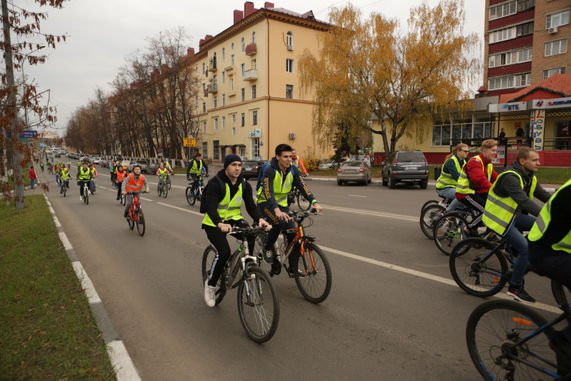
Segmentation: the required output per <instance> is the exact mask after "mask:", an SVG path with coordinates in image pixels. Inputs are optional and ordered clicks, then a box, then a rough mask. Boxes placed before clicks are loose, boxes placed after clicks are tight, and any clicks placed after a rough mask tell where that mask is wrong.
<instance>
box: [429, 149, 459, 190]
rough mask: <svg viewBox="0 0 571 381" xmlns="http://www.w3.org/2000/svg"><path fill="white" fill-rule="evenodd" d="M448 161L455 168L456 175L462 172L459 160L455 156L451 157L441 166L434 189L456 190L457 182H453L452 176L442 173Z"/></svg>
mask: <svg viewBox="0 0 571 381" xmlns="http://www.w3.org/2000/svg"><path fill="white" fill-rule="evenodd" d="M449 160H452V161H454V165H455V166H456V170H457V171H458V173H461V172H462V166H461V165H460V160H458V157H456V155H452V156H451V157H450V158H448V160H446V161H445V162H444V164H442V167H441V171H440V176H438V180H436V186H435V187H436V189H445V188H456V185H457V184H458V181H456V180H454V178H453V177H452V175H451V174H450V173H448V172H445V171H444V166H445V165H446V163H448V161H449Z"/></svg>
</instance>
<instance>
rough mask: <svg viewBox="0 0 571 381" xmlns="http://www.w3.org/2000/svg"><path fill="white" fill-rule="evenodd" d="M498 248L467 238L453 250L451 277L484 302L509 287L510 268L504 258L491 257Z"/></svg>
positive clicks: (489, 243)
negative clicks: (507, 276)
mask: <svg viewBox="0 0 571 381" xmlns="http://www.w3.org/2000/svg"><path fill="white" fill-rule="evenodd" d="M496 245H497V243H493V242H489V241H486V240H485V239H482V238H468V239H465V240H464V241H462V242H460V243H459V244H458V245H456V247H454V249H453V250H452V253H451V254H450V261H449V265H450V273H451V274H452V278H454V281H455V282H456V284H458V286H459V287H460V288H461V289H462V290H464V291H466V292H467V293H468V294H470V295H474V296H479V297H482V298H484V297H488V296H492V295H495V294H497V293H498V292H500V291H501V290H502V289H503V288H504V286H505V285H506V282H507V278H506V276H505V274H506V273H507V271H508V264H507V261H506V259H505V257H504V256H503V255H502V254H500V253H499V252H497V251H496V252H494V253H492V250H494V249H495V248H496Z"/></svg>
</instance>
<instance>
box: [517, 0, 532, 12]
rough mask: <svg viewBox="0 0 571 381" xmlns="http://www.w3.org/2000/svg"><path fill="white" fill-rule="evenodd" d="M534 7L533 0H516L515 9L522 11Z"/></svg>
mask: <svg viewBox="0 0 571 381" xmlns="http://www.w3.org/2000/svg"><path fill="white" fill-rule="evenodd" d="M533 7H535V0H517V11H518V12H523V11H525V10H528V9H530V8H533Z"/></svg>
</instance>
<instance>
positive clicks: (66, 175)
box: [61, 170, 69, 181]
mask: <svg viewBox="0 0 571 381" xmlns="http://www.w3.org/2000/svg"><path fill="white" fill-rule="evenodd" d="M61 179H62V180H63V181H67V180H69V171H68V170H65V171H64V170H62V171H61Z"/></svg>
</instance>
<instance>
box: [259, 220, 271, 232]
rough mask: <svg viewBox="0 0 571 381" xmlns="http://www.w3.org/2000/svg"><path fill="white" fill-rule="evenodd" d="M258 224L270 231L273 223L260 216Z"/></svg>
mask: <svg viewBox="0 0 571 381" xmlns="http://www.w3.org/2000/svg"><path fill="white" fill-rule="evenodd" d="M258 226H259V227H260V228H262V229H264V230H265V231H269V230H271V229H272V225H270V224H269V223H268V221H266V220H264V219H263V218H260V220H259V221H258Z"/></svg>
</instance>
